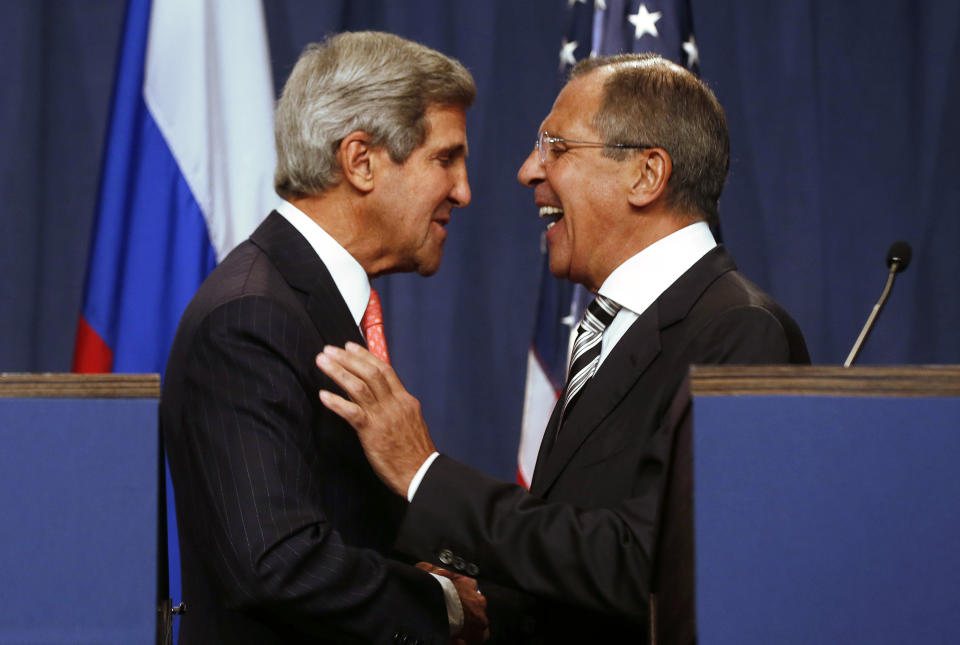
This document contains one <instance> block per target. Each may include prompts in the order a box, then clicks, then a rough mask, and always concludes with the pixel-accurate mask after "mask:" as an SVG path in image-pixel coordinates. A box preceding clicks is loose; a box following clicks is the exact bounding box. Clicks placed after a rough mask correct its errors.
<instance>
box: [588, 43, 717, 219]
mask: <svg viewBox="0 0 960 645" xmlns="http://www.w3.org/2000/svg"><path fill="white" fill-rule="evenodd" d="M606 66H613V68H614V71H613V73H612V74H611V75H610V77H609V78H607V80H606V81H605V82H604V93H603V99H602V100H601V104H600V108H599V109H598V110H597V113H596V114H595V115H594V116H593V121H592V125H593V127H594V128H595V129H596V130H597V132H598V133H599V134H600V136H601V137H603V139H604V142H605V143H630V144H634V145H644V146H653V147H657V148H663V149H664V150H666V151H667V154H669V155H670V160H671V161H672V162H673V173H672V174H671V175H670V180H669V182H668V183H667V203H668V204H670V205H671V206H673V207H675V208H676V209H677V210H679V211H681V212H683V213H685V214H687V215H689V216H690V218H691V219H706V220H707V221H709V222H711V223H715V222H716V221H717V218H718V215H717V202H718V200H719V199H720V193H721V192H723V184H724V182H725V181H726V178H727V170H728V169H729V167H730V135H729V133H728V131H727V119H726V117H725V116H724V113H723V108H722V107H721V106H720V103H719V102H718V101H717V98H716V97H715V96H714V95H713V92H711V91H710V88H709V87H707V85H706V84H705V83H704V82H703V81H701V80H700V79H698V78H697V77H696V76H694V75H693V74H692V73H690V72H689V71H687V70H686V69H684V68H683V67H680V66H679V65H676V64H674V63H671V62H670V61H668V60H666V59H664V58H662V57H661V56H657V55H655V54H620V55H617V56H605V57H602V58H587V59H584V60H582V61H580V62H579V63H578V64H577V65H576V66H575V67H574V68H573V70H571V72H570V78H571V79H574V78H578V77H581V76H585V75H587V74H589V73H590V72H592V71H593V70H595V69H597V68H600V67H606ZM604 154H605V155H607V156H608V157H612V158H614V159H625V158H626V157H627V155H628V154H631V152H630V151H628V150H623V149H617V148H608V149H606V150H605V151H604ZM632 154H635V153H632Z"/></svg>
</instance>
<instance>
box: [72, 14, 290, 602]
mask: <svg viewBox="0 0 960 645" xmlns="http://www.w3.org/2000/svg"><path fill="white" fill-rule="evenodd" d="M273 103H274V94H273V83H272V79H271V73H270V65H269V51H268V46H267V36H266V29H265V24H264V18H263V8H262V6H261V4H260V0H154V1H153V2H152V3H151V1H150V0H130V2H129V4H128V6H127V15H126V20H125V25H124V34H123V39H122V45H121V51H120V55H119V60H118V64H117V75H116V79H115V83H114V96H113V104H112V112H111V117H110V124H109V127H108V130H107V132H108V133H107V141H106V146H105V150H104V160H103V167H102V171H101V177H100V191H99V196H98V201H97V213H96V218H95V224H94V231H93V235H92V238H91V246H90V253H89V260H88V266H87V276H86V283H85V287H84V298H83V311H82V313H81V316H80V322H79V325H78V329H77V341H76V347H75V352H74V360H73V370H74V371H75V372H159V373H161V374H162V373H163V369H164V366H165V364H166V360H167V353H168V352H169V349H170V345H171V343H172V341H173V335H174V332H175V331H176V328H177V323H178V321H179V319H180V316H181V314H182V313H183V310H184V309H185V308H186V305H187V303H189V301H190V298H191V297H192V296H193V294H194V292H195V291H196V289H197V287H199V286H200V283H201V282H202V281H203V279H204V278H205V277H206V276H207V274H208V273H209V272H210V271H211V270H212V269H213V267H214V266H215V264H216V263H217V262H218V261H219V260H220V259H222V258H223V257H224V256H225V255H226V254H227V253H228V252H229V251H230V250H231V249H232V248H233V247H234V246H236V245H237V244H238V243H240V242H241V241H243V240H244V239H245V238H246V237H248V236H249V235H250V233H251V232H253V229H254V228H255V227H256V226H257V224H258V223H259V222H260V221H261V220H262V219H263V218H264V217H265V216H266V215H267V213H269V212H270V210H271V209H272V208H273V207H274V206H275V204H276V203H277V201H278V198H277V197H276V195H275V193H274V192H273V171H274V167H275V165H276V155H275V152H274V145H273ZM168 481H169V480H168ZM167 499H168V502H169V506H168V540H169V549H170V553H169V558H170V574H171V580H170V583H171V584H170V591H171V595H172V597H173V598H174V599H175V600H176V599H177V598H178V596H179V589H180V566H179V552H178V550H177V548H176V522H175V520H174V518H173V515H172V502H173V495H172V491H170V490H169V483H168V491H167Z"/></svg>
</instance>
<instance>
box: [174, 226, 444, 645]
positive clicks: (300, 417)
mask: <svg viewBox="0 0 960 645" xmlns="http://www.w3.org/2000/svg"><path fill="white" fill-rule="evenodd" d="M348 340H352V341H355V342H358V343H362V342H363V339H362V337H361V335H360V332H359V330H358V329H357V326H356V324H355V323H354V321H353V319H352V317H351V316H350V313H349V310H348V309H347V306H346V303H345V302H344V301H343V298H342V297H341V296H340V293H339V292H338V291H337V288H336V286H335V284H334V282H333V280H332V279H331V277H330V274H329V273H328V272H327V270H326V267H325V266H324V265H323V263H322V262H321V261H320V259H319V258H318V257H317V255H316V253H315V252H314V251H313V249H312V248H311V247H310V246H309V244H308V243H307V241H306V240H305V239H304V238H303V237H302V236H301V235H300V234H299V233H298V232H297V231H296V229H294V228H293V227H292V226H291V225H290V224H289V223H288V222H287V221H286V220H285V219H284V218H283V217H282V216H281V215H279V214H277V213H272V214H271V215H270V216H269V217H268V218H267V219H266V220H265V221H264V222H263V224H262V225H261V226H260V227H259V228H258V229H257V230H256V231H255V232H254V234H253V235H252V236H251V237H250V239H249V240H248V241H246V242H244V243H243V244H241V245H240V246H238V247H237V248H236V249H235V250H234V251H233V252H232V253H231V254H230V255H229V256H228V257H227V258H226V259H225V260H224V261H223V262H222V263H221V264H220V265H219V266H218V267H217V268H216V269H215V270H214V272H213V273H212V274H211V275H210V276H209V277H208V278H207V280H206V281H205V282H204V283H203V285H202V286H201V287H200V289H199V290H198V291H197V293H196V295H195V296H194V298H193V300H192V302H191V303H190V305H189V307H188V308H187V310H186V312H185V313H184V315H183V318H182V319H181V321H180V326H179V327H178V330H177V334H176V338H175V340H174V344H173V348H172V350H171V353H170V357H169V361H168V364H167V371H166V376H165V380H164V387H163V396H162V401H161V406H160V415H161V427H162V431H163V438H164V442H165V447H166V451H167V455H168V459H169V463H170V471H171V475H172V478H173V484H174V491H175V497H176V505H177V516H178V518H177V519H178V530H179V535H180V543H181V557H182V571H183V599H184V601H185V603H186V605H187V613H186V615H185V616H184V617H183V620H182V624H181V634H180V637H181V643H183V644H184V645H192V644H194V643H202V644H204V645H207V644H210V643H231V644H233V643H241V644H242V643H258V644H262V643H306V642H310V643H318V642H319V643H325V642H330V643H352V642H364V643H392V642H394V641H395V640H399V637H400V636H404V635H405V636H406V637H407V639H408V640H407V641H406V642H409V643H414V642H422V643H444V642H446V640H447V637H448V633H449V628H448V626H447V619H446V610H445V605H444V600H443V593H442V591H441V589H440V586H439V585H438V584H437V583H436V581H435V580H433V579H432V578H431V577H430V576H429V575H428V574H426V573H424V572H422V571H420V570H418V569H415V568H413V567H409V566H407V565H403V564H400V563H398V562H394V561H391V560H388V559H385V558H384V557H383V555H382V554H384V553H387V552H388V551H389V549H390V547H391V545H392V543H393V540H394V537H395V535H396V531H397V527H398V524H399V522H400V520H401V518H402V516H403V514H404V511H405V507H406V501H405V500H403V499H401V498H399V497H397V496H396V495H394V494H392V493H391V492H390V491H389V490H388V489H387V488H386V487H385V486H383V485H382V484H381V482H380V480H379V479H377V477H376V476H375V474H374V473H373V471H372V470H371V468H370V466H369V464H368V463H367V461H366V458H365V457H364V455H363V451H362V449H361V447H360V444H359V441H358V440H357V438H356V435H355V433H354V432H353V430H352V429H351V428H350V427H349V426H348V425H347V424H346V423H345V422H343V421H342V420H341V419H340V418H339V417H337V416H336V415H334V414H333V413H332V412H330V411H328V410H327V409H326V408H325V407H324V406H323V405H322V404H321V403H320V401H319V399H318V397H317V392H318V390H319V389H321V388H326V389H333V388H334V386H333V384H332V383H331V382H330V381H328V380H327V379H326V377H324V376H323V374H322V373H321V372H320V370H318V369H317V368H316V367H315V365H314V362H313V358H314V356H315V355H316V354H317V353H318V352H319V351H320V350H321V349H322V348H323V346H324V345H325V344H330V343H333V344H336V345H340V346H342V345H343V344H344V343H345V342H346V341H348Z"/></svg>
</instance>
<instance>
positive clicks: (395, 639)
mask: <svg viewBox="0 0 960 645" xmlns="http://www.w3.org/2000/svg"><path fill="white" fill-rule="evenodd" d="M393 642H394V643H399V642H400V632H393Z"/></svg>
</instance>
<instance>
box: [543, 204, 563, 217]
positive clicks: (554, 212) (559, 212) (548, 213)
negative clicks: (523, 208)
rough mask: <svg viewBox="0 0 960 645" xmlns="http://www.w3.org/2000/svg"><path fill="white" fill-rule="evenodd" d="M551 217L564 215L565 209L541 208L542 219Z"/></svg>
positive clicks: (554, 207)
mask: <svg viewBox="0 0 960 645" xmlns="http://www.w3.org/2000/svg"><path fill="white" fill-rule="evenodd" d="M551 215H563V209H562V208H557V207H556V206H541V207H540V217H550V216H551Z"/></svg>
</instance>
